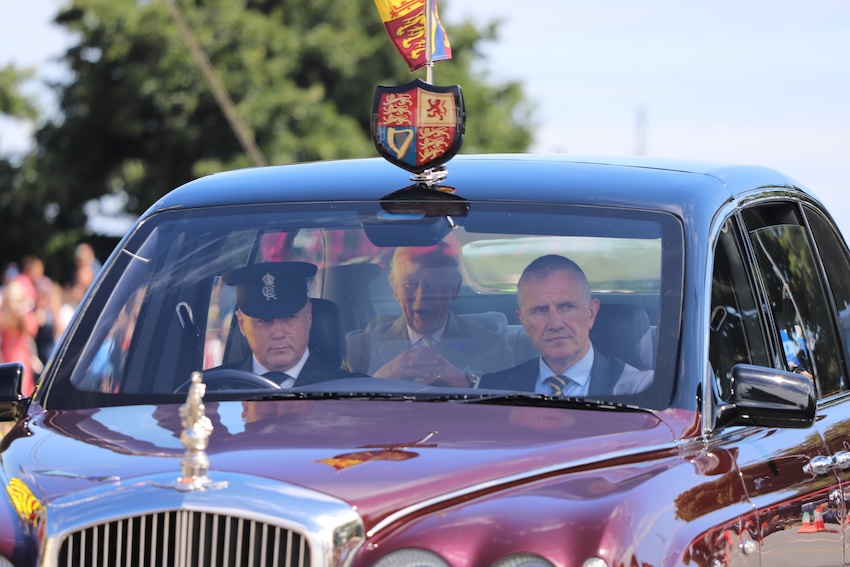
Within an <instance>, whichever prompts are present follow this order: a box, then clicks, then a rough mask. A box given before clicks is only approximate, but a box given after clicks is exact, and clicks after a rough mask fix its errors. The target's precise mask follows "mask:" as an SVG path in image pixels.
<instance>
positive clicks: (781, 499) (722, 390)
mask: <svg viewBox="0 0 850 567" xmlns="http://www.w3.org/2000/svg"><path fill="white" fill-rule="evenodd" d="M749 216H752V215H746V214H745V215H743V216H742V217H741V218H738V219H736V218H734V217H733V218H731V219H729V221H728V222H727V223H726V226H725V228H724V230H723V231H721V234H720V236H719V238H718V242H717V247H716V251H715V262H714V268H713V283H712V311H711V324H710V342H709V361H710V367H711V371H712V373H713V375H714V376H715V380H716V382H715V386H716V393H715V395H716V396H717V397H718V398H719V400H720V402H721V403H722V401H723V400H724V399H728V396H729V392H730V389H731V369H732V366H734V365H735V364H738V363H746V364H756V365H760V366H768V367H775V368H782V369H786V362H785V360H784V356H782V354H781V353H782V351H781V350H780V348H781V343H780V341H779V333H778V332H776V333H774V332H773V330H772V329H774V328H777V327H775V326H774V321H775V320H779V321H780V322H783V323H784V322H785V319H786V318H792V319H794V317H796V316H795V315H794V314H793V313H791V312H789V311H783V312H776V313H775V311H776V310H777V309H778V308H779V307H786V305H785V304H784V303H780V304H778V305H775V304H774V302H773V299H774V298H775V296H776V295H777V292H776V289H775V288H777V287H778V290H779V291H778V296H779V297H783V294H784V296H787V295H788V294H789V293H790V294H793V297H786V299H788V302H790V303H791V304H792V305H793V304H794V303H795V302H798V299H799V301H800V302H802V301H803V300H802V297H798V296H797V295H796V293H797V292H798V291H799V290H797V289H796V288H795V287H789V285H791V284H794V286H796V285H797V283H798V282H797V281H796V280H795V279H794V278H791V277H789V273H788V269H789V268H788V264H793V262H791V258H789V257H787V256H782V255H780V252H779V251H777V250H775V249H774V248H771V247H770V245H771V242H770V238H772V237H773V236H781V234H783V233H784V231H783V230H775V226H776V223H771V222H766V221H765V219H763V218H761V217H760V216H759V215H755V218H754V219H750V218H749ZM744 218H746V219H747V224H746V225H744V224H742V223H741V222H740V221H742V220H744ZM768 220H770V219H768ZM779 226H784V225H779ZM795 226H797V227H799V226H800V225H799V223H798V224H797V225H795ZM762 231H766V232H765V233H764V234H760V232H762ZM772 231H773V232H772ZM774 232H775V233H777V234H774ZM785 238H786V239H787V237H785ZM780 240H783V239H782V238H780ZM762 241H763V242H762ZM783 241H784V240H783ZM765 243H767V244H768V245H769V246H767V247H766V246H765ZM809 259H810V260H811V254H809ZM765 270H767V271H768V277H767V278H766V277H765V273H764V272H765ZM807 289H808V288H807ZM821 296H823V293H822V292H821ZM808 300H809V298H808V297H806V302H808ZM801 316H802V315H801ZM795 320H796V319H795ZM794 331H795V333H796V332H797V329H796V328H795V329H794ZM774 335H775V336H774ZM819 413H822V412H821V408H819ZM715 441H718V442H721V443H723V444H726V445H730V446H734V447H735V450H736V452H737V464H738V467H739V471H740V477H741V480H742V481H743V483H744V487H745V490H746V493H747V495H748V497H749V499H750V502H751V503H752V505H753V506H754V513H755V514H756V521H755V522H751V521H746V522H745V525H747V526H755V527H754V528H751V529H752V533H751V534H749V535H750V537H751V538H752V541H755V542H757V543H758V544H759V547H760V549H761V564H763V565H789V566H790V565H810V566H815V565H836V564H840V563H842V562H843V549H842V546H843V543H842V541H843V539H842V534H841V529H840V528H838V526H835V525H832V524H830V525H829V526H828V528H829V529H826V528H827V518H838V517H840V514H839V511H840V509H841V506H839V503H838V502H837V501H836V499H835V495H836V494H837V493H838V490H839V488H840V485H839V481H838V478H837V475H836V473H835V472H834V470H833V469H832V467H830V466H828V463H827V466H826V467H825V470H823V471H821V469H820V468H818V469H817V473H814V472H812V469H813V465H812V463H815V464H818V463H820V462H822V460H824V459H826V460H828V459H829V454H828V452H827V448H826V446H825V444H824V442H823V439H822V438H821V436H820V434H819V432H818V429H816V428H808V429H784V428H769V427H732V428H728V429H727V430H725V431H722V432H720V433H718V434H717V436H716V439H715ZM821 527H823V528H824V529H821ZM745 542H746V541H745V540H744V538H743V537H742V543H745Z"/></svg>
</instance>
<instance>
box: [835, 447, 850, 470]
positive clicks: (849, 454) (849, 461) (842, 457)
mask: <svg viewBox="0 0 850 567" xmlns="http://www.w3.org/2000/svg"><path fill="white" fill-rule="evenodd" d="M835 464H836V465H838V468H840V469H841V470H843V471H846V470H847V469H850V451H838V452H837V453H835Z"/></svg>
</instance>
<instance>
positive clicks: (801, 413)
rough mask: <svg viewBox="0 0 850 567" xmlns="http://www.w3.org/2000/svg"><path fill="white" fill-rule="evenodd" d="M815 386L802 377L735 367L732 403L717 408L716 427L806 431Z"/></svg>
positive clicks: (810, 421) (812, 419) (813, 406)
mask: <svg viewBox="0 0 850 567" xmlns="http://www.w3.org/2000/svg"><path fill="white" fill-rule="evenodd" d="M816 407H817V403H816V400H815V385H814V383H813V382H812V379H811V378H810V377H808V376H805V375H803V374H795V373H793V372H786V371H784V370H777V369H775V368H766V367H764V366H753V365H750V364H736V365H735V366H733V367H732V396H731V400H730V401H729V402H728V403H726V404H724V405H721V406H718V407H717V409H716V412H715V427H717V428H720V427H725V426H727V425H757V426H760V427H786V428H796V429H805V428H807V427H811V426H812V425H813V424H814V422H815V410H816Z"/></svg>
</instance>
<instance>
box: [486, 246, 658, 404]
mask: <svg viewBox="0 0 850 567" xmlns="http://www.w3.org/2000/svg"><path fill="white" fill-rule="evenodd" d="M517 303H518V304H519V309H517V315H518V316H519V319H520V322H521V323H522V326H523V327H524V328H525V331H526V333H528V336H529V338H531V341H532V342H533V343H534V346H536V347H537V350H538V352H539V353H540V357H539V358H534V359H531V360H529V361H526V362H524V363H522V364H520V365H518V366H515V367H514V368H511V369H508V370H504V371H501V372H496V373H493V374H486V375H484V376H483V377H482V378H481V383H480V387H481V388H496V389H504V390H518V391H526V392H536V393H539V394H550V395H553V396H569V397H572V396H588V397H598V396H604V395H606V394H607V395H611V394H614V395H621V394H634V393H638V392H641V391H643V390H645V389H646V388H648V387H649V386H650V385H651V384H652V379H653V372H652V371H642V370H638V369H637V368H635V367H633V366H631V365H628V364H626V363H625V362H623V361H622V360H618V359H616V358H613V357H607V356H605V355H604V354H602V353H601V352H600V351H598V350H596V349H594V348H593V345H592V344H591V341H590V329H591V328H592V327H593V322H594V320H595V319H596V314H597V312H598V311H599V300H598V299H595V298H593V297H592V296H591V293H590V284H589V283H588V281H587V277H586V276H585V274H584V272H583V271H582V270H581V268H580V267H579V266H578V265H577V264H576V263H575V262H573V261H572V260H570V259H568V258H565V257H563V256H558V255H556V254H550V255H547V256H541V257H540V258H537V259H536V260H534V261H533V262H531V264H529V265H528V266H527V267H526V268H525V270H523V272H522V275H521V276H520V279H519V282H518V283H517Z"/></svg>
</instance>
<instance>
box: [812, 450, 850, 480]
mask: <svg viewBox="0 0 850 567" xmlns="http://www.w3.org/2000/svg"><path fill="white" fill-rule="evenodd" d="M848 457H850V455H848ZM835 462H836V459H835V457H833V456H829V457H824V456H822V455H818V456H817V457H815V458H813V459H812V460H811V461H809V462H808V463H807V464H806V465H805V466H803V472H804V473H807V474H810V475H813V476H823V475H825V474H827V473H829V469H830V468H831V467H832V466H833V465H835Z"/></svg>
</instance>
